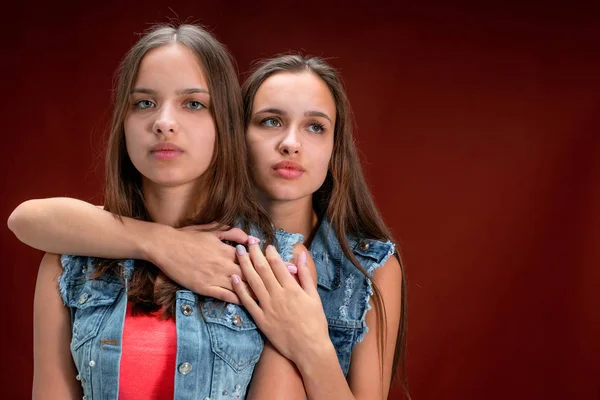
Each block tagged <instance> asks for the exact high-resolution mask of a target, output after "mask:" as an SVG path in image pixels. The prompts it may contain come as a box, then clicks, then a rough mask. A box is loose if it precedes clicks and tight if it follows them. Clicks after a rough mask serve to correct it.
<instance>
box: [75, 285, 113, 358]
mask: <svg viewBox="0 0 600 400" xmlns="http://www.w3.org/2000/svg"><path fill="white" fill-rule="evenodd" d="M122 290H123V284H122V283H121V282H120V281H118V280H117V279H110V278H109V279H105V278H99V279H93V280H79V281H78V282H77V283H76V284H75V285H73V286H72V287H70V288H69V290H68V292H67V299H66V300H67V306H69V308H70V309H71V317H72V322H73V329H72V337H71V349H72V350H77V349H78V348H79V347H80V346H81V345H83V344H84V343H85V342H87V341H88V340H90V339H92V338H94V337H96V336H97V335H98V330H99V329H100V326H101V324H102V321H103V319H104V317H105V315H106V313H107V312H108V311H109V309H110V306H111V305H113V304H114V302H115V300H116V299H117V298H118V297H119V294H120V293H121V291H122Z"/></svg>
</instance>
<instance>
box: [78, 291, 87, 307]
mask: <svg viewBox="0 0 600 400" xmlns="http://www.w3.org/2000/svg"><path fill="white" fill-rule="evenodd" d="M88 297H89V295H88V294H87V293H84V294H82V295H81V296H79V304H83V303H85V302H86V301H87V299H88Z"/></svg>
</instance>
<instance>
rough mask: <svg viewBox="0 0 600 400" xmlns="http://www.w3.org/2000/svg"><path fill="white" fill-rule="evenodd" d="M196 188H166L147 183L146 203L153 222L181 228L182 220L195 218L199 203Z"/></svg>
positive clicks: (145, 188)
mask: <svg viewBox="0 0 600 400" xmlns="http://www.w3.org/2000/svg"><path fill="white" fill-rule="evenodd" d="M194 186H195V185H193V184H190V185H181V186H174V187H165V186H159V185H156V184H153V183H149V182H147V181H145V182H144V185H143V190H144V201H145V203H146V209H147V210H148V213H149V214H150V217H151V218H152V220H153V221H154V222H157V223H159V224H163V225H169V226H179V223H180V222H181V221H182V220H184V219H186V218H191V217H193V216H194V215H195V214H196V213H197V211H198V209H197V207H196V205H197V204H198V203H199V202H198V199H197V198H196V197H197V196H196V193H197V191H196V190H195V187H194Z"/></svg>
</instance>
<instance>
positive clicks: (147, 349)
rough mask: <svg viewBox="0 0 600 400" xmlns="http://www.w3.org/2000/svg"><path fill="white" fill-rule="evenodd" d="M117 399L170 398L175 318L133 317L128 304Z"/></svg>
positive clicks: (172, 381) (174, 347) (146, 399)
mask: <svg viewBox="0 0 600 400" xmlns="http://www.w3.org/2000/svg"><path fill="white" fill-rule="evenodd" d="M121 349H122V352H121V372H120V378H119V379H120V381H119V400H148V399H152V400H162V399H168V400H172V399H173V397H174V393H175V363H176V362H177V328H176V326H175V320H174V319H173V318H169V319H168V320H161V319H160V318H159V317H157V316H156V315H136V316H133V314H132V308H131V303H129V302H128V303H127V313H126V315H125V323H124V326H123V340H122V346H121Z"/></svg>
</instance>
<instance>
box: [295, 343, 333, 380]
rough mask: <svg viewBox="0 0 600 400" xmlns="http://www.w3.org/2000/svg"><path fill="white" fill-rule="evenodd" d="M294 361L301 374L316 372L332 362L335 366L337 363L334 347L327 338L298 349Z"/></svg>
mask: <svg viewBox="0 0 600 400" xmlns="http://www.w3.org/2000/svg"><path fill="white" fill-rule="evenodd" d="M294 363H295V364H296V366H297V367H298V369H299V370H300V372H301V374H302V375H303V376H305V375H314V374H318V371H322V370H323V369H327V368H329V366H330V365H331V364H332V363H333V365H335V366H337V365H338V364H339V363H338V358H337V353H336V351H335V347H334V346H333V343H331V340H329V338H327V340H324V341H322V342H313V343H311V344H310V345H309V346H308V348H303V349H300V351H298V354H297V356H296V357H295V359H294Z"/></svg>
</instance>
